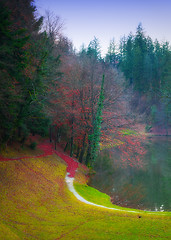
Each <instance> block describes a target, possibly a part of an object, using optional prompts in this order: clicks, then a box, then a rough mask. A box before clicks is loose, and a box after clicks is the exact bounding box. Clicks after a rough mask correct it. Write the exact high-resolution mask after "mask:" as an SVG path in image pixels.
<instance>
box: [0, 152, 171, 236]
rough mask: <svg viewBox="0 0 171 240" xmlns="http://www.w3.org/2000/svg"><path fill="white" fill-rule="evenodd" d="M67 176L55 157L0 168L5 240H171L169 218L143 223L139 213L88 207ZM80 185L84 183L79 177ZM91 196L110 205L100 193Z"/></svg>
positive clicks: (0, 231) (0, 232)
mask: <svg viewBox="0 0 171 240" xmlns="http://www.w3.org/2000/svg"><path fill="white" fill-rule="evenodd" d="M65 174H66V164H65V163H64V162H63V161H62V160H61V159H60V158H59V157H57V156H56V155H53V156H49V157H44V158H37V159H36V158H31V159H25V160H24V159H23V160H18V161H9V162H0V239H1V240H57V239H62V240H70V239H73V240H77V239H79V240H80V239H85V240H87V239H88V240H89V239H92V240H100V239H104V240H106V239H110V240H113V239H116V240H127V239H128V240H139V239H169V237H170V235H169V234H170V232H169V226H170V224H171V217H170V215H162V214H158V215H149V214H146V213H143V214H141V216H142V217H141V218H139V217H138V216H139V213H127V212H123V211H115V210H108V209H102V208H98V207H95V206H90V205H87V204H85V203H82V202H80V201H78V200H77V199H76V198H75V197H74V196H73V194H72V193H71V192H69V190H68V188H67V185H66V183H65ZM76 179H77V180H78V179H79V180H80V181H81V182H82V183H81V184H82V185H84V184H83V183H84V182H85V181H86V180H85V179H84V175H83V173H80V172H78V173H77V176H76ZM81 184H80V186H79V184H77V186H78V187H80V188H82V189H85V188H86V189H88V188H89V187H85V186H83V187H81ZM88 194H89V198H91V200H92V197H93V195H94V198H95V199H94V200H93V201H97V199H98V201H99V204H104V203H105V204H107V205H108V204H110V202H109V197H108V196H107V195H105V196H104V194H102V193H100V192H97V190H93V189H91V188H90V189H89V190H88V191H87V195H88Z"/></svg>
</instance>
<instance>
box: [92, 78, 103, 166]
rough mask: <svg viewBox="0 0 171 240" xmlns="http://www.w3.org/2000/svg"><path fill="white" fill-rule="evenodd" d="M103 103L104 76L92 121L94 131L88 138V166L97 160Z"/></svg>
mask: <svg viewBox="0 0 171 240" xmlns="http://www.w3.org/2000/svg"><path fill="white" fill-rule="evenodd" d="M103 102H104V75H103V79H102V83H101V91H100V96H99V101H98V106H97V112H96V116H95V120H94V129H93V134H92V135H90V136H89V138H90V139H91V143H92V147H91V156H90V161H91V162H90V164H91V165H93V164H94V161H95V160H96V158H97V151H98V149H99V142H100V135H101V124H102V110H103Z"/></svg>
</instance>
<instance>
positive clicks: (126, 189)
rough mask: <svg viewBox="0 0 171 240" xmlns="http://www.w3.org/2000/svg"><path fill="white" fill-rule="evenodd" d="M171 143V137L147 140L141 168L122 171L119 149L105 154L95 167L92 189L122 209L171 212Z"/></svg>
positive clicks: (107, 151)
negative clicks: (108, 196)
mask: <svg viewBox="0 0 171 240" xmlns="http://www.w3.org/2000/svg"><path fill="white" fill-rule="evenodd" d="M170 143H171V138H170V137H152V138H148V139H147V140H146V143H145V145H144V148H145V149H146V153H145V154H144V155H142V154H141V156H140V157H141V163H143V164H142V166H141V167H136V164H134V165H130V164H124V167H123V163H122V152H121V151H120V149H119V148H115V149H114V150H113V149H112V151H111V150H105V151H104V152H103V155H102V156H101V157H99V159H98V161H97V163H96V164H95V170H96V175H95V176H94V177H93V178H92V179H91V182H90V185H91V186H93V187H95V188H97V189H99V190H100V191H102V192H105V193H107V194H109V195H110V196H111V200H112V202H113V203H114V204H117V205H120V206H124V207H131V208H137V209H146V210H152V211H155V210H157V211H163V209H164V210H165V211H166V210H167V211H171V191H170V189H171V147H170V146H171V144H170ZM136 156H137V153H136ZM138 165H139V163H138Z"/></svg>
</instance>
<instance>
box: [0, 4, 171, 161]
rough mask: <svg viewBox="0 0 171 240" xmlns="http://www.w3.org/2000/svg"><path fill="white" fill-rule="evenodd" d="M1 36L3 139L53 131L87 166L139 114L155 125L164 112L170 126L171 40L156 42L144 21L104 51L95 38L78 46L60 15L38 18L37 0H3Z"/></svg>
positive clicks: (9, 140)
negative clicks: (64, 30)
mask: <svg viewBox="0 0 171 240" xmlns="http://www.w3.org/2000/svg"><path fill="white" fill-rule="evenodd" d="M0 36H1V37H0V81H1V85H0V86H1V90H0V143H1V145H5V144H10V143H12V142H13V141H19V142H20V143H21V145H23V144H24V143H25V141H26V139H27V137H28V136H29V134H33V135H34V134H40V135H42V136H47V135H48V134H49V136H50V140H51V141H53V142H54V144H55V147H56V145H57V143H60V145H61V146H62V147H63V148H64V150H65V151H68V152H70V155H71V156H73V155H74V156H76V157H77V158H78V159H79V161H80V162H83V161H84V162H85V163H86V164H87V165H89V164H92V163H93V162H94V161H95V159H96V156H97V152H98V150H99V148H100V144H101V145H103V146H105V145H107V144H108V143H109V140H110V141H113V140H112V138H113V137H115V140H116V138H117V134H120V133H121V132H122V131H123V128H128V127H130V126H131V125H133V124H135V122H136V121H137V113H138V115H141V116H144V114H145V115H146V116H147V117H148V118H147V119H148V120H147V122H146V123H147V124H148V125H149V126H152V125H153V124H156V123H157V121H158V118H157V116H158V115H157V114H158V113H160V111H162V114H163V119H164V121H165V123H166V125H167V128H168V126H169V116H170V115H169V114H170V112H169V108H170V105H169V104H170V96H169V94H170V70H171V69H170V64H169V63H170V56H171V54H170V49H169V45H168V44H166V43H165V44H163V45H162V44H159V43H158V42H155V43H153V42H152V40H151V39H150V38H149V37H145V35H144V33H143V30H142V28H141V26H139V27H138V29H137V33H136V35H135V36H133V35H129V36H128V37H127V38H123V39H122V40H121V42H120V48H119V49H117V50H116V46H115V44H114V42H111V43H110V46H109V51H108V53H107V55H106V57H105V58H102V57H101V53H100V44H99V41H98V39H96V38H94V39H93V40H92V41H91V42H90V44H89V46H88V47H87V48H85V47H82V49H81V50H80V51H79V52H75V51H74V49H73V46H72V43H71V42H70V40H69V39H67V38H66V37H65V36H64V35H63V34H62V24H61V21H60V19H59V18H58V17H55V16H53V15H52V14H50V13H47V14H46V16H45V17H44V18H43V17H38V16H37V15H36V7H35V6H34V1H32V0H27V1H22V0H13V1H8V0H7V1H3V0H0ZM122 72H123V73H124V74H123V73H122ZM124 75H125V77H124ZM125 78H126V80H125ZM131 108H132V109H133V110H131ZM135 113H136V114H135ZM164 114H165V115H164ZM139 119H140V118H139ZM141 121H142V122H143V121H144V118H142V119H141ZM149 128H150V127H149ZM100 135H101V138H100ZM110 137H111V138H110ZM123 137H124V135H123ZM119 139H120V138H119ZM119 141H121V139H120V140H119ZM116 144H117V143H116Z"/></svg>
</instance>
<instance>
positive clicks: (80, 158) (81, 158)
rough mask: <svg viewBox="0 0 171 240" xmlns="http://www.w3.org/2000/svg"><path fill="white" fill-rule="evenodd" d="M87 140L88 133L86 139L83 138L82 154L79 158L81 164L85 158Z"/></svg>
mask: <svg viewBox="0 0 171 240" xmlns="http://www.w3.org/2000/svg"><path fill="white" fill-rule="evenodd" d="M85 139H86V133H85V134H84V137H83V144H82V148H81V153H80V157H79V162H80V163H82V161H83V156H84V153H85Z"/></svg>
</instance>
